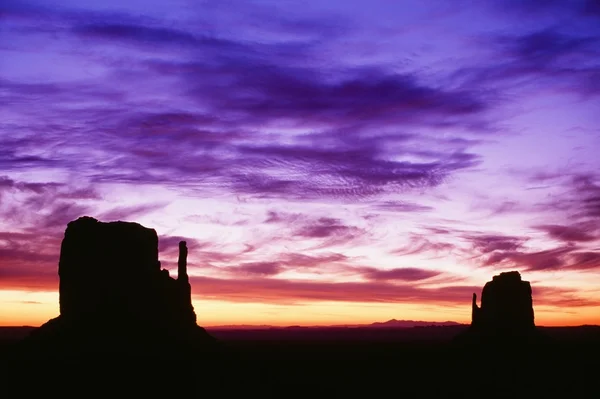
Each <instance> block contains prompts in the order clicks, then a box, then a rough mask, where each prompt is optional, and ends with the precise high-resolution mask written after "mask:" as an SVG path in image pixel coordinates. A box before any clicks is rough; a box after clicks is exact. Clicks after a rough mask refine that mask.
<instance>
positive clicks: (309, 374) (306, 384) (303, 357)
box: [0, 327, 600, 398]
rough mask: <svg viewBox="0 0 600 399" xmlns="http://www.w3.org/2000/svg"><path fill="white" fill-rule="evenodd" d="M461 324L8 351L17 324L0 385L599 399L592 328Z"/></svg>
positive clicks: (84, 391)
mask: <svg viewBox="0 0 600 399" xmlns="http://www.w3.org/2000/svg"><path fill="white" fill-rule="evenodd" d="M462 329H464V327H431V328H414V329H403V330H377V331H374V330H369V331H367V330H362V331H361V330H360V329H315V330H310V331H309V330H304V329H289V330H262V331H232V330H228V331H211V333H212V334H213V335H214V336H215V337H217V338H219V340H220V341H221V342H222V344H223V348H222V349H221V350H220V351H219V352H218V353H201V354H193V355H190V356H189V357H187V358H185V357H183V358H164V357H160V356H157V355H156V354H154V353H152V351H148V352H147V353H144V354H142V355H140V356H136V357H131V356H130V357H127V358H124V357H122V356H120V355H119V354H118V353H106V352H105V353H101V354H97V355H94V356H89V357H87V358H85V359H74V358H44V357H41V356H40V357H38V358H27V359H25V358H21V359H18V358H15V357H14V356H11V355H12V354H13V351H12V349H13V348H14V347H15V343H16V342H18V339H19V337H20V336H22V333H23V332H24V331H21V334H19V333H17V332H16V330H15V331H13V332H12V336H10V334H8V333H7V332H6V331H4V333H3V334H2V336H3V339H2V337H1V336H0V340H1V341H2V342H3V343H2V345H1V346H0V351H1V352H0V356H2V358H3V359H4V360H5V361H4V362H3V363H2V366H3V367H4V369H3V370H2V374H1V375H2V377H4V379H5V381H2V382H1V383H0V387H2V388H3V390H2V391H3V392H4V391H6V392H10V390H11V389H13V390H14V389H16V390H17V391H12V392H18V393H20V394H23V393H27V392H29V393H32V392H33V391H35V390H37V389H43V390H44V391H45V392H50V391H53V392H55V391H56V392H60V393H63V394H65V395H66V393H68V392H70V391H73V392H74V393H79V394H80V396H89V394H90V393H99V392H100V391H103V392H109V393H110V392H112V394H111V395H114V396H115V397H120V396H121V395H120V394H124V392H125V391H124V390H128V392H131V389H134V390H135V392H137V393H138V394H139V395H136V397H137V396H140V395H142V392H144V394H145V393H146V392H148V391H150V392H152V391H155V390H156V391H158V390H161V391H162V390H164V389H168V390H169V391H170V392H171V394H173V396H174V395H176V394H179V392H181V394H185V395H186V396H204V397H206V396H210V397H228V396H229V395H233V394H237V395H239V394H244V395H250V394H252V395H253V397H254V396H255V395H257V394H258V395H261V396H263V395H267V394H269V395H270V394H275V395H277V396H279V397H298V396H299V395H301V396H305V395H311V396H315V397H321V396H324V395H326V394H327V395H328V396H330V395H331V393H332V392H333V393H334V394H335V395H336V396H338V397H340V396H350V397H355V396H359V395H360V396H364V395H368V397H372V396H374V395H385V396H386V397H387V396H390V397H391V396H393V397H402V396H406V395H408V394H409V393H410V395H411V396H413V397H415V396H416V397H439V396H440V395H443V396H448V395H450V394H455V393H458V394H460V395H461V396H463V397H464V396H473V397H475V396H476V397H480V398H487V397H496V396H498V395H510V396H511V397H516V398H520V397H600V327H577V328H563V329H560V328H555V329H542V331H543V332H544V333H546V334H547V335H548V336H550V337H551V338H552V340H551V342H550V343H546V344H541V345H519V344H511V345H508V344H498V345H492V346H486V347H465V346H461V345H455V344H453V343H452V338H453V337H454V336H455V335H456V334H457V333H459V332H460V331H461V330H462ZM155 394H156V393H155ZM25 396H28V395H25ZM6 397H13V396H6Z"/></svg>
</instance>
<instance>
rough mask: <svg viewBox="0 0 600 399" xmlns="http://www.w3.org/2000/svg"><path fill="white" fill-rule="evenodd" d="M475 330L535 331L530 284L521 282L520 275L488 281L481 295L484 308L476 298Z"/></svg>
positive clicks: (475, 296) (474, 310)
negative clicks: (478, 303)
mask: <svg viewBox="0 0 600 399" xmlns="http://www.w3.org/2000/svg"><path fill="white" fill-rule="evenodd" d="M472 307H473V309H472V321H471V325H472V326H473V327H474V328H480V329H484V330H498V331H500V330H506V331H507V332H519V331H527V330H530V329H532V328H535V323H534V314H533V300H532V296H531V285H530V284H529V281H523V280H521V274H519V272H517V271H512V272H505V273H500V274H499V275H497V276H494V278H493V279H492V281H488V282H487V283H486V284H485V286H484V287H483V291H482V293H481V308H480V307H478V306H477V294H475V293H474V294H473V304H472Z"/></svg>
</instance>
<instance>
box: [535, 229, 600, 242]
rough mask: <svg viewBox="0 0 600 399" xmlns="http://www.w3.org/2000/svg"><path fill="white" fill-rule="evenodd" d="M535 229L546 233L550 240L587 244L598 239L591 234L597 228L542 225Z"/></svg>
mask: <svg viewBox="0 0 600 399" xmlns="http://www.w3.org/2000/svg"><path fill="white" fill-rule="evenodd" d="M537 228H538V229H539V230H542V231H545V232H546V233H548V235H549V236H550V237H551V238H553V239H556V240H560V241H565V242H589V241H594V240H597V239H598V238H599V237H597V236H596V235H594V234H591V233H594V232H595V230H597V226H590V225H588V226H561V225H542V226H537Z"/></svg>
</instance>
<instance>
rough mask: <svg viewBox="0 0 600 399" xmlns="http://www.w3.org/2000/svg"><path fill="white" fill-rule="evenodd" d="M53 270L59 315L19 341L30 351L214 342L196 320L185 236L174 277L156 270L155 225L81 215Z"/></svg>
mask: <svg viewBox="0 0 600 399" xmlns="http://www.w3.org/2000/svg"><path fill="white" fill-rule="evenodd" d="M58 274H59V277H60V283H59V284H60V285H59V297H60V316H58V317H56V318H54V319H51V320H49V321H48V322H47V323H45V324H44V325H42V326H41V327H40V328H38V329H36V330H34V331H33V332H32V333H31V335H30V336H29V337H27V339H26V340H25V341H24V344H25V347H26V348H29V349H31V350H32V351H33V352H34V353H36V354H37V353H40V352H41V353H44V354H48V353H50V354H53V355H56V356H70V355H80V354H88V355H89V354H105V353H115V352H117V353H119V354H140V355H150V356H157V355H161V354H168V355H173V354H188V353H190V351H193V350H196V349H200V350H202V349H210V348H213V347H214V346H215V345H216V343H217V341H216V340H215V339H214V338H213V337H212V336H210V335H209V334H208V333H207V332H206V331H205V330H204V329H203V328H201V327H200V326H198V325H197V324H196V313H195V312H194V307H193V306H192V301H191V287H190V283H189V278H188V274H187V245H186V242H185V241H181V242H180V243H179V261H178V275H177V279H174V278H172V277H170V276H169V272H168V270H165V269H162V268H161V262H160V261H159V258H158V236H157V233H156V231H155V230H154V229H150V228H146V227H144V226H142V225H140V224H138V223H133V222H123V221H116V222H100V221H98V220H96V219H94V218H92V217H88V216H84V217H80V218H79V219H77V220H75V221H72V222H70V223H68V225H67V229H66V231H65V235H64V238H63V241H62V245H61V250H60V260H59V265H58Z"/></svg>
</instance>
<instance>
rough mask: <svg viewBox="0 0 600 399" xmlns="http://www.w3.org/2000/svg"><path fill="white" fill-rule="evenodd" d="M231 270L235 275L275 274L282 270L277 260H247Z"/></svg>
mask: <svg viewBox="0 0 600 399" xmlns="http://www.w3.org/2000/svg"><path fill="white" fill-rule="evenodd" d="M233 269H234V270H231V271H232V272H233V273H235V274H237V275H244V274H246V275H248V274H249V275H258V276H275V275H277V274H279V273H281V272H282V271H283V268H282V266H281V265H280V264H279V263H277V262H248V263H242V264H240V265H239V266H235V267H234V268H233Z"/></svg>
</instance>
